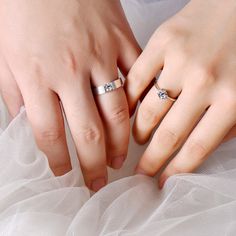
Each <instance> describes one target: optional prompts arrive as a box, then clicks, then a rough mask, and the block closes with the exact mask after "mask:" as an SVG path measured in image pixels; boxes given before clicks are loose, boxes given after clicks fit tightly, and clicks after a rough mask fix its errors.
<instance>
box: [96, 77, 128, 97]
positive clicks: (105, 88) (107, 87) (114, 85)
mask: <svg viewBox="0 0 236 236" xmlns="http://www.w3.org/2000/svg"><path fill="white" fill-rule="evenodd" d="M123 85H124V82H123V80H122V79H121V78H118V79H116V80H113V81H111V82H109V83H106V84H104V85H101V86H98V87H94V88H93V92H94V94H96V95H102V94H105V93H109V92H112V91H114V90H116V89H118V88H120V87H123Z"/></svg>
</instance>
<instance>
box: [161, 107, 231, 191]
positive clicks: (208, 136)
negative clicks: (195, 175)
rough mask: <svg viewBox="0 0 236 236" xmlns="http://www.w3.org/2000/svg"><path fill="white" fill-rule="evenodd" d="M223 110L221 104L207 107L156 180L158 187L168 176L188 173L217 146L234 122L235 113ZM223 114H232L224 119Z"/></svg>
mask: <svg viewBox="0 0 236 236" xmlns="http://www.w3.org/2000/svg"><path fill="white" fill-rule="evenodd" d="M225 112H226V113H225ZM225 112H223V111H222V107H221V106H211V107H210V108H209V109H208V111H207V112H206V114H205V115H204V117H203V118H202V120H201V121H200V122H199V124H198V125H197V126H196V128H195V129H194V130H193V132H192V133H191V134H190V136H189V138H188V139H187V141H186V142H185V144H184V145H183V147H182V149H181V150H180V151H179V153H178V154H177V155H176V156H175V158H174V159H173V160H172V161H171V162H170V163H169V164H168V165H167V167H166V169H165V170H164V171H163V173H162V174H161V176H160V178H159V181H158V185H159V187H160V188H162V187H163V185H164V183H165V181H166V179H167V178H168V177H170V176H172V175H175V174H178V173H190V172H192V171H194V170H195V169H197V168H198V167H199V166H200V165H201V164H202V163H203V162H204V161H205V160H206V158H207V157H208V156H209V154H210V153H211V152H213V151H214V150H215V149H216V148H217V146H218V145H219V144H220V143H221V142H222V140H223V138H224V137H225V135H226V134H227V133H228V132H229V131H230V130H231V128H232V127H233V125H234V124H235V115H234V114H232V112H230V111H226V110H225ZM225 114H232V115H229V116H227V120H226V117H225ZM216 117H217V119H216Z"/></svg>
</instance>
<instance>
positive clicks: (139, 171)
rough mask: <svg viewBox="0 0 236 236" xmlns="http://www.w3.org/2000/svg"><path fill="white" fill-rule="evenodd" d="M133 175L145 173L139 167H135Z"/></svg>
mask: <svg viewBox="0 0 236 236" xmlns="http://www.w3.org/2000/svg"><path fill="white" fill-rule="evenodd" d="M134 172H135V174H141V175H147V173H146V172H145V171H144V170H143V169H142V168H140V167H136V169H135V171H134Z"/></svg>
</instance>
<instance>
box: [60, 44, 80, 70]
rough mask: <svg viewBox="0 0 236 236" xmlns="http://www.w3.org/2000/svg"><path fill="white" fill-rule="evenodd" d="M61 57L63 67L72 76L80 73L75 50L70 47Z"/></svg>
mask: <svg viewBox="0 0 236 236" xmlns="http://www.w3.org/2000/svg"><path fill="white" fill-rule="evenodd" d="M61 57H62V63H63V66H64V67H65V68H66V69H67V70H69V71H70V72H71V73H72V74H76V73H77V71H78V63H77V59H76V56H75V54H74V52H73V50H72V49H71V48H69V47H68V48H66V49H65V51H64V53H63V55H62V56H61Z"/></svg>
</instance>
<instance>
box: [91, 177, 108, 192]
mask: <svg viewBox="0 0 236 236" xmlns="http://www.w3.org/2000/svg"><path fill="white" fill-rule="evenodd" d="M105 185H106V180H105V178H98V179H96V180H94V181H93V182H92V184H91V189H92V190H93V191H94V192H97V191H98V190H99V189H101V188H102V187H104V186H105Z"/></svg>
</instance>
